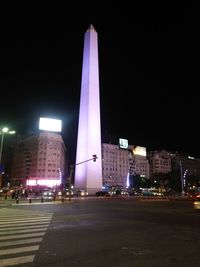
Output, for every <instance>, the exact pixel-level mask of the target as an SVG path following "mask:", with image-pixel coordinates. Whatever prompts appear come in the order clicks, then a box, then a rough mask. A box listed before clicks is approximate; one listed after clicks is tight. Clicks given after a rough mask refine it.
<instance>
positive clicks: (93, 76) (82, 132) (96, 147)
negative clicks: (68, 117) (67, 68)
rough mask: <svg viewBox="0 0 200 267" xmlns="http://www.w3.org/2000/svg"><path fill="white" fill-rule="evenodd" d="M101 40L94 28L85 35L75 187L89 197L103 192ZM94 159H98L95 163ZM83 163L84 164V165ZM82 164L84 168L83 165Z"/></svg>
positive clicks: (90, 28) (91, 27) (89, 29)
mask: <svg viewBox="0 0 200 267" xmlns="http://www.w3.org/2000/svg"><path fill="white" fill-rule="evenodd" d="M98 64H99V63H98V36H97V32H96V30H95V29H94V27H93V26H92V25H90V27H89V28H88V30H87V31H86V32H85V35H84V50H83V65H82V81H81V95H80V108H79V123H78V138H77V150H76V166H75V179H74V186H75V188H76V189H83V190H87V191H88V193H89V194H94V193H95V192H97V191H99V190H101V188H102V157H101V121H100V94H99V65H98ZM93 155H97V160H96V162H93V160H90V159H92V157H93ZM82 162H83V163H82ZM80 163H81V164H80Z"/></svg>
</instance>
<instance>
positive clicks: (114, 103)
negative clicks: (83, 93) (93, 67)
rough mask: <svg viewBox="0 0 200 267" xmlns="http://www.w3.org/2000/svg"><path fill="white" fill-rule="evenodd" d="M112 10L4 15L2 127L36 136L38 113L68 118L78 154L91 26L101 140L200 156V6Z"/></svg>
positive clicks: (69, 137)
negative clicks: (198, 9) (86, 41)
mask: <svg viewBox="0 0 200 267" xmlns="http://www.w3.org/2000/svg"><path fill="white" fill-rule="evenodd" d="M113 3H115V4H112V2H111V3H110V4H109V6H107V5H105V6H102V5H99V4H97V3H95V2H93V3H92V4H88V5H85V6H81V7H80V6H78V4H77V6H74V7H72V6H69V7H66V6H64V5H63V6H62V5H59V4H57V5H55V3H54V5H53V4H52V6H51V5H49V4H48V5H47V6H41V4H40V5H38V6H37V5H36V6H31V4H30V6H25V5H23V6H22V7H20V6H16V7H14V6H12V10H11V9H10V7H5V9H2V10H1V12H2V16H1V42H0V51H1V52H0V55H1V56H0V88H1V104H0V124H1V125H2V126H3V125H8V126H10V127H12V128H14V129H15V130H16V131H17V132H19V133H31V132H32V131H34V130H35V129H37V126H38V120H39V117H41V116H52V117H54V118H58V119H62V120H63V132H62V136H63V138H64V140H65V143H66V146H67V147H68V149H69V152H70V153H71V154H72V155H73V156H74V154H75V149H76V138H77V126H78V110H79V97H80V84H81V71H82V69H81V68H82V56H83V40H84V33H85V31H86V30H87V28H88V27H89V25H90V24H93V26H94V27H95V29H96V31H97V33H98V45H99V75H100V95H101V99H100V101H101V124H102V141H103V142H104V141H105V142H106V141H108V140H110V141H111V142H117V141H118V138H119V137H120V138H126V139H128V140H129V143H130V144H136V145H140V146H146V147H147V149H167V150H172V151H180V152H185V153H189V154H190V155H191V156H192V155H193V156H196V157H199V156H200V150H199V143H200V142H199V136H200V135H199V126H198V123H199V96H198V90H199V82H198V80H197V68H198V60H197V51H199V49H197V43H198V42H197V38H198V35H199V29H198V31H197V16H196V7H194V6H193V4H192V2H188V3H187V5H186V4H181V5H180V4H177V5H175V4H174V3H173V2H172V3H170V2H167V3H168V4H164V3H163V4H159V5H157V4H152V3H149V4H146V3H145V2H142V3H141V4H138V5H136V4H134V3H131V4H129V5H126V4H125V3H123V2H120V4H117V3H116V2H113ZM63 4H64V3H63Z"/></svg>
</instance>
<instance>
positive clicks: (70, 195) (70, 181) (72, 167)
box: [68, 154, 97, 201]
mask: <svg viewBox="0 0 200 267" xmlns="http://www.w3.org/2000/svg"><path fill="white" fill-rule="evenodd" d="M96 159H97V155H96V154H95V155H92V158H91V159H87V160H84V161H81V162H78V163H76V164H71V165H70V173H69V179H68V182H69V201H71V198H72V194H71V185H72V175H73V172H74V167H75V166H77V165H80V164H83V163H85V162H88V161H91V160H93V161H96Z"/></svg>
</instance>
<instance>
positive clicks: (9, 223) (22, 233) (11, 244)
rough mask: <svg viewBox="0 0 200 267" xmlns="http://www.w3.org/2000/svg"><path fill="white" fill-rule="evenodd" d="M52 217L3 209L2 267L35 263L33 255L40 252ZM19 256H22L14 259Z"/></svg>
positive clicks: (0, 222) (0, 224)
mask: <svg viewBox="0 0 200 267" xmlns="http://www.w3.org/2000/svg"><path fill="white" fill-rule="evenodd" d="M52 216H53V214H52V213H44V212H36V211H30V210H28V211H26V210H19V209H16V210H15V209H9V208H2V209H1V214H0V248H1V249H0V256H3V257H4V259H1V260H0V267H6V266H16V265H18V264H25V263H30V262H33V261H34V258H35V255H32V253H33V252H36V251H38V250H39V244H40V243H41V242H42V240H43V237H44V235H45V233H46V231H47V229H48V228H47V227H48V226H49V223H50V221H51V219H52ZM23 253H26V255H23ZM17 254H21V255H20V256H19V257H13V256H14V255H16V256H17ZM28 254H30V255H28Z"/></svg>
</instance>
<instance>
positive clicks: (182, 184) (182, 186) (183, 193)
mask: <svg viewBox="0 0 200 267" xmlns="http://www.w3.org/2000/svg"><path fill="white" fill-rule="evenodd" d="M179 163H180V172H181V188H182V192H181V194H182V196H184V195H185V191H184V182H183V168H182V161H181V160H180V162H179Z"/></svg>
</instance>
